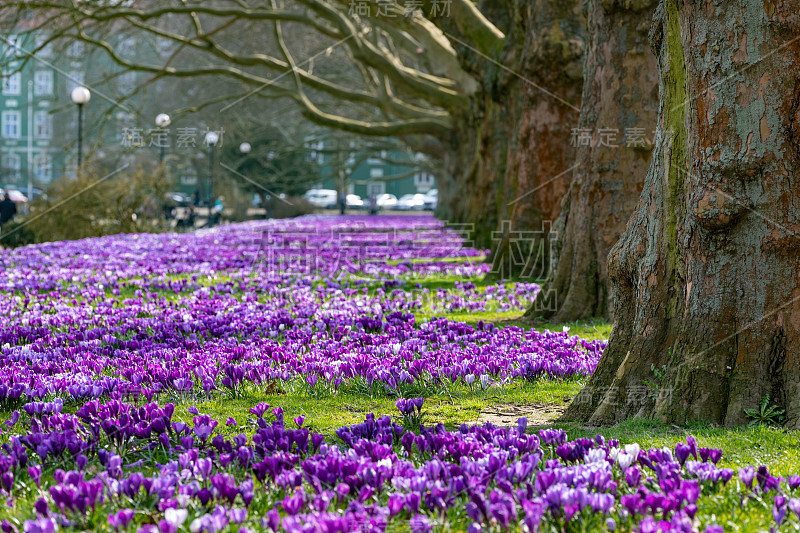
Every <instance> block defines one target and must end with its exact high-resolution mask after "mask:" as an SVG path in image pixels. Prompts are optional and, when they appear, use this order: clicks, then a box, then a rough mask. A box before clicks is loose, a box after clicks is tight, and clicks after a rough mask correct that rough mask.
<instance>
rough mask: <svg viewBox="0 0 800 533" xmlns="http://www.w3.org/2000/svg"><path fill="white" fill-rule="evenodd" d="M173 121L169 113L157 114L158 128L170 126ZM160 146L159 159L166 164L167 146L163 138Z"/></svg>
mask: <svg viewBox="0 0 800 533" xmlns="http://www.w3.org/2000/svg"><path fill="white" fill-rule="evenodd" d="M171 123H172V119H170V118H169V115H167V114H166V113H159V114H158V115H156V127H157V128H159V129H164V128H167V127H169V125H170V124H171ZM158 147H159V152H158V155H159V160H160V161H161V164H162V165H163V164H164V149H165V148H166V147H165V146H164V144H163V142H161V140H159V143H158Z"/></svg>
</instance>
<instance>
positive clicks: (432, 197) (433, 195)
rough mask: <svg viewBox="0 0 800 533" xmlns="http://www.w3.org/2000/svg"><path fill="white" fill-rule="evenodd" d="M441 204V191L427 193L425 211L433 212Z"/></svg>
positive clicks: (433, 190)
mask: <svg viewBox="0 0 800 533" xmlns="http://www.w3.org/2000/svg"><path fill="white" fill-rule="evenodd" d="M438 202H439V189H431V190H430V191H428V192H427V193H425V209H428V210H429V211H433V210H434V209H436V204H437V203H438Z"/></svg>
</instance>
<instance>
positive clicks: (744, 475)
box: [739, 466, 756, 489]
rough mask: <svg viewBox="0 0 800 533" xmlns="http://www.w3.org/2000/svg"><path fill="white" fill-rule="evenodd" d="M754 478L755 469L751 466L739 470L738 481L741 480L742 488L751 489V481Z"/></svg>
mask: <svg viewBox="0 0 800 533" xmlns="http://www.w3.org/2000/svg"><path fill="white" fill-rule="evenodd" d="M755 477H756V469H755V468H753V467H752V466H747V467H745V468H740V469H739V479H741V480H742V483H744V486H745V487H747V488H748V489H750V488H752V487H753V480H754V479H755Z"/></svg>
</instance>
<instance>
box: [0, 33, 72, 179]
mask: <svg viewBox="0 0 800 533" xmlns="http://www.w3.org/2000/svg"><path fill="white" fill-rule="evenodd" d="M0 42H1V43H2V55H1V56H0V57H2V63H1V64H0V186H3V187H15V188H18V189H20V190H22V191H23V192H24V191H25V190H26V189H27V188H28V186H29V185H30V186H33V187H42V186H46V185H48V184H49V183H50V182H52V180H53V179H54V177H55V176H57V175H60V174H61V173H63V172H64V167H65V163H66V161H65V157H64V151H63V146H62V143H60V142H56V139H55V135H54V126H53V124H54V118H55V117H56V115H57V114H58V111H57V110H58V109H59V108H63V107H64V104H65V103H66V102H68V101H69V91H71V88H72V87H73V86H75V83H74V82H70V80H68V79H67V75H65V73H66V72H67V69H65V68H64V66H65V65H63V59H62V60H61V62H62V65H61V66H58V65H56V64H55V63H54V61H56V58H55V57H54V55H53V54H52V53H50V50H48V49H47V48H45V49H43V50H41V51H40V53H39V54H37V55H36V57H35V58H34V57H32V56H31V55H30V50H31V49H34V48H35V47H36V43H35V41H34V40H33V39H32V38H31V37H30V36H29V35H28V36H26V35H25V34H22V35H14V34H11V35H4V36H2V41H0ZM76 61H79V59H78V57H77V56H76ZM66 66H67V68H69V67H71V66H73V65H69V64H68V65H66ZM75 75H76V77H77V78H78V79H80V76H81V74H80V72H79V71H76V72H75Z"/></svg>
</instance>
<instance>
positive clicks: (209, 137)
mask: <svg viewBox="0 0 800 533" xmlns="http://www.w3.org/2000/svg"><path fill="white" fill-rule="evenodd" d="M205 141H206V144H207V145H208V223H207V225H208V227H211V226H213V225H214V214H213V208H214V205H213V203H212V202H213V201H214V147H215V146H216V145H217V141H219V135H217V133H216V132H213V131H209V132H208V133H206V138H205Z"/></svg>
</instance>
